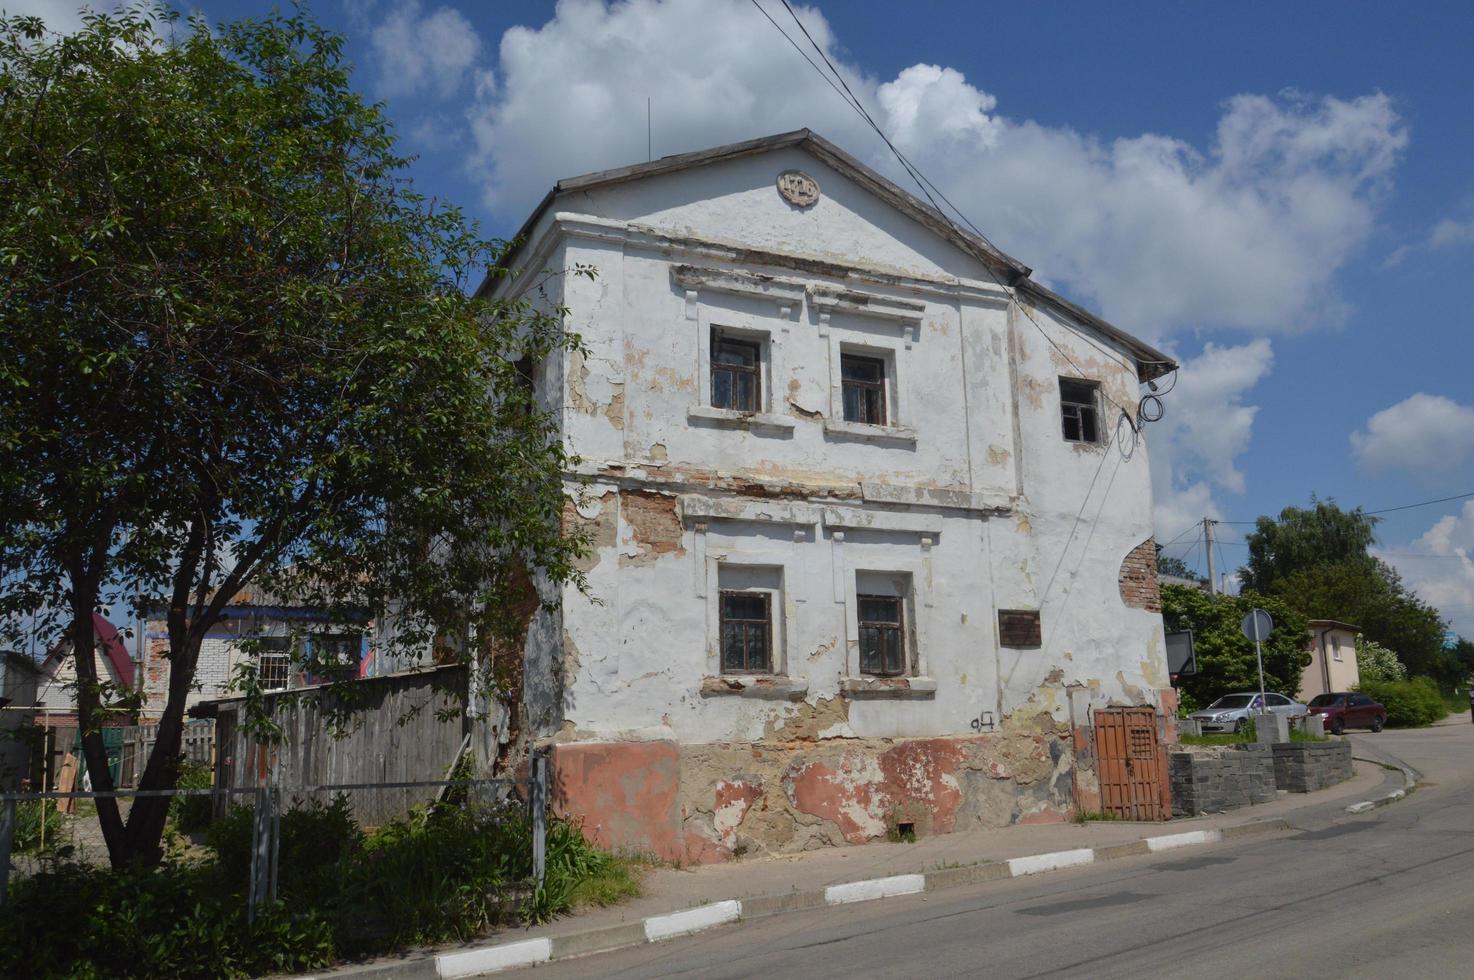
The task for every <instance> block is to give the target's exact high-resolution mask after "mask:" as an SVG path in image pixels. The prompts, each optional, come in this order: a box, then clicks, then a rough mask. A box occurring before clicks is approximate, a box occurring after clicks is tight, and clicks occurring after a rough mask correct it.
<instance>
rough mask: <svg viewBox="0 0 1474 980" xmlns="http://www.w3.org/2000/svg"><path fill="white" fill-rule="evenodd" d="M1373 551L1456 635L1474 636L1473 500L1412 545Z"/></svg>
mask: <svg viewBox="0 0 1474 980" xmlns="http://www.w3.org/2000/svg"><path fill="white" fill-rule="evenodd" d="M1374 551H1375V553H1377V554H1378V556H1379V557H1381V558H1382V560H1383V561H1386V562H1387V563H1389V564H1391V565H1392V566H1393V567H1395V568H1396V569H1397V571H1398V572H1399V573H1400V574H1401V575H1402V578H1403V581H1404V582H1405V583H1406V584H1407V585H1408V586H1409V587H1411V588H1412V589H1413V590H1414V591H1415V592H1417V593H1418V595H1419V596H1421V597H1422V598H1423V599H1424V600H1425V601H1427V602H1428V603H1429V604H1431V605H1433V606H1435V607H1437V609H1438V611H1439V612H1441V613H1443V616H1444V618H1445V619H1447V620H1449V622H1450V624H1451V626H1452V628H1453V629H1455V630H1457V631H1458V632H1459V635H1461V636H1465V637H1469V638H1471V639H1474V500H1471V501H1468V502H1466V503H1465V504H1464V506H1463V508H1462V509H1461V510H1460V511H1459V512H1458V513H1457V514H1448V515H1445V516H1444V517H1441V518H1439V520H1438V521H1437V522H1436V523H1435V524H1434V525H1433V526H1432V527H1431V528H1429V529H1428V530H1427V531H1426V532H1424V534H1423V535H1422V536H1421V537H1419V538H1418V539H1417V540H1415V541H1413V542H1412V543H1411V544H1409V545H1406V546H1401V547H1396V548H1390V549H1387V550H1386V551H1382V550H1380V549H1374Z"/></svg>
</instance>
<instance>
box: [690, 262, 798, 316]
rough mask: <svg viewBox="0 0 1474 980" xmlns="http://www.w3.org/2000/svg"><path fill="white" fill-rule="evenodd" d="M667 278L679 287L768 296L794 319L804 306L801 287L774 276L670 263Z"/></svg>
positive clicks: (780, 311)
mask: <svg viewBox="0 0 1474 980" xmlns="http://www.w3.org/2000/svg"><path fill="white" fill-rule="evenodd" d="M670 278H671V281H672V282H673V283H675V284H676V286H678V287H679V288H680V289H682V290H695V291H697V292H698V293H700V292H702V291H707V292H714V293H726V294H727V295H730V296H743V297H746V298H749V299H761V300H768V301H770V302H772V303H775V304H776V305H777V306H778V310H779V313H780V315H781V316H782V317H783V318H784V319H793V318H795V317H797V316H798V311H799V310H800V309H801V308H802V306H803V301H804V287H803V286H802V285H800V284H798V283H791V282H786V281H784V280H782V279H778V278H776V277H774V276H763V275H758V274H756V273H752V272H734V271H728V270H724V269H704V268H700V267H698V266H693V265H673V266H671V267H670Z"/></svg>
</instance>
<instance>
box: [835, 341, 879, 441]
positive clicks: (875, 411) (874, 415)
mask: <svg viewBox="0 0 1474 980" xmlns="http://www.w3.org/2000/svg"><path fill="white" fill-rule="evenodd" d="M839 377H840V383H841V384H842V385H843V392H844V420H845V421H846V422H864V423H866V424H868V425H885V424H886V415H885V361H882V360H881V359H880V358H878V357H860V356H858V355H855V354H841V355H840V357H839Z"/></svg>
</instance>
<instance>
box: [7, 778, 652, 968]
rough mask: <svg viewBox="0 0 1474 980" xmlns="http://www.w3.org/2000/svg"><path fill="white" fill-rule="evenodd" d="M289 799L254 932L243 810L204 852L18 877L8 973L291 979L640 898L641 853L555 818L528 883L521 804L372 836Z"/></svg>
mask: <svg viewBox="0 0 1474 980" xmlns="http://www.w3.org/2000/svg"><path fill="white" fill-rule="evenodd" d="M289 805H290V809H288V810H287V811H286V812H285V813H283V814H282V816H281V823H280V830H281V839H280V842H279V851H278V853H279V863H278V871H279V878H278V882H277V894H278V900H277V901H275V902H273V903H270V904H268V905H267V906H264V907H263V908H262V909H261V911H260V914H258V916H257V917H256V921H255V924H254V925H253V926H250V927H248V926H247V925H246V891H247V887H248V879H249V875H250V866H251V833H252V830H251V828H252V822H253V819H254V814H253V812H252V810H251V809H250V808H249V807H244V806H236V807H232V808H231V810H230V811H229V812H228V813H227V814H226V815H225V816H224V817H223V818H222V819H220V820H217V821H215V822H214V823H212V824H211V825H210V826H209V829H208V831H207V834H206V854H208V857H207V858H206V859H204V860H201V861H197V862H195V863H185V862H182V861H178V860H174V861H166V862H165V863H164V864H163V865H161V866H160V867H158V868H156V869H153V870H143V869H137V868H130V869H124V870H120V871H112V870H109V869H106V868H97V867H90V866H85V865H80V864H75V863H70V862H66V861H56V862H54V863H53V866H52V867H50V868H49V869H48V870H46V871H44V872H42V873H40V874H37V875H35V876H33V877H31V878H28V879H23V880H21V881H18V882H16V883H15V886H14V889H13V891H12V893H11V898H12V902H13V905H11V906H7V909H6V912H7V915H5V916H0V976H43V977H50V976H58V977H60V976H80V977H102V976H109V977H111V976H118V977H133V976H148V977H154V976H157V977H177V976H189V977H194V976H200V977H216V976H218V977H235V976H253V975H260V974H265V973H289V972H294V971H301V970H306V969H315V968H318V967H321V966H325V965H327V964H328V963H331V962H332V961H333V960H335V959H337V958H340V957H344V956H349V957H352V956H361V955H371V954H375V953H382V952H386V951H390V950H393V949H397V948H400V947H403V946H406V945H426V944H433V943H442V942H448V941H463V940H467V939H470V938H473V937H474V936H476V935H477V934H479V933H481V932H483V931H485V930H486V929H487V928H488V927H490V926H494V925H498V924H503V923H505V922H508V921H514V920H519V919H522V920H532V921H542V920H546V919H548V918H551V917H552V916H554V915H557V914H559V913H561V912H564V911H567V910H568V909H569V908H571V907H573V906H574V905H577V904H585V903H591V904H607V903H609V902H613V901H618V900H619V899H621V898H625V897H628V896H632V895H636V894H638V893H639V887H640V886H639V881H638V879H637V877H636V875H635V874H634V871H633V869H632V862H631V861H630V860H628V859H623V858H617V857H614V856H612V855H609V854H605V853H603V852H601V851H599V850H597V849H595V848H594V847H593V846H591V845H590V844H589V843H588V842H587V841H586V840H585V839H584V837H583V834H582V832H581V831H580V829H579V827H578V826H577V825H576V824H570V823H567V822H565V821H560V820H553V821H550V822H549V825H548V836H547V850H546V854H547V876H546V884H545V887H544V888H542V889H541V890H534V889H532V888H531V887H530V886H528V885H527V884H526V882H527V881H528V879H529V878H530V877H531V874H532V824H531V821H530V820H529V819H528V815H527V812H526V808H525V807H523V806H522V805H520V804H515V803H507V804H499V805H481V804H474V803H465V804H460V805H440V806H436V807H423V808H417V809H415V810H414V811H412V812H411V813H410V814H409V815H408V816H407V817H404V818H402V819H399V820H394V821H391V822H390V823H388V824H386V825H385V826H384V827H382V828H379V829H378V830H375V831H373V832H371V833H365V832H364V831H363V830H362V829H361V828H359V827H358V825H357V823H356V822H355V821H354V820H353V814H352V808H351V806H350V803H349V800H348V798H347V797H346V796H343V795H339V796H337V797H335V798H334V799H332V800H331V801H328V802H322V801H320V800H315V801H309V802H306V803H303V802H301V801H291V802H290V804H289ZM12 908H14V909H15V910H17V911H16V914H14V915H11V914H9V913H10V912H11V909H12ZM35 964H42V966H41V967H40V968H39V969H38V968H37V967H36V966H35Z"/></svg>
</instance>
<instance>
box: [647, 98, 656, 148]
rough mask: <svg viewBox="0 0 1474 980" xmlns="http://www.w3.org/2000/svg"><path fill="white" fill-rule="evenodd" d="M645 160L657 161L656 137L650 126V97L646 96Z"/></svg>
mask: <svg viewBox="0 0 1474 980" xmlns="http://www.w3.org/2000/svg"><path fill="white" fill-rule="evenodd" d="M645 159H646V160H654V159H655V135H654V130H653V129H652V128H651V125H650V96H648V95H647V96H645Z"/></svg>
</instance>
